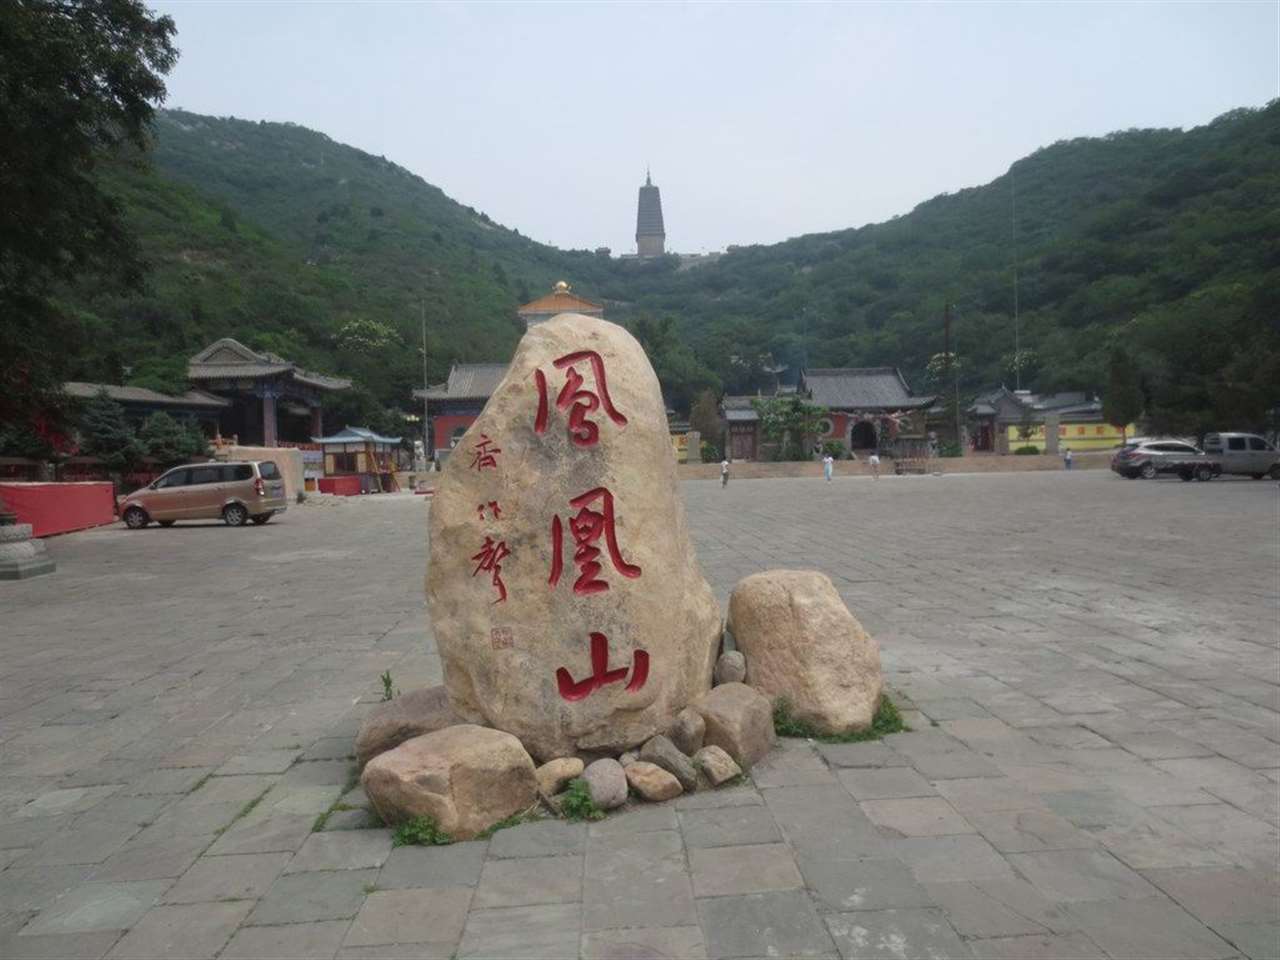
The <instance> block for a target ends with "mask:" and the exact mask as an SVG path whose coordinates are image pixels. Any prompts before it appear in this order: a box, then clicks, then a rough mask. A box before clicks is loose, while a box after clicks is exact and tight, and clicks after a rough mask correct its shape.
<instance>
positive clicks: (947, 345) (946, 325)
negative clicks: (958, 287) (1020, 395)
mask: <svg viewBox="0 0 1280 960" xmlns="http://www.w3.org/2000/svg"><path fill="white" fill-rule="evenodd" d="M942 331H943V333H942V337H943V346H942V349H943V351H944V352H945V353H946V357H947V371H948V372H949V373H950V374H951V389H952V402H953V403H954V404H955V408H956V409H955V413H956V446H957V447H959V448H960V453H961V455H962V456H963V454H964V447H963V444H964V434H963V432H962V431H961V428H960V369H959V365H958V364H957V363H956V355H955V354H954V353H952V352H951V302H950V301H947V302H946V303H944V304H943V305H942Z"/></svg>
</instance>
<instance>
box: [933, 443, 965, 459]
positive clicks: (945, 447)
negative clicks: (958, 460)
mask: <svg viewBox="0 0 1280 960" xmlns="http://www.w3.org/2000/svg"><path fill="white" fill-rule="evenodd" d="M938 456H940V457H962V456H964V451H963V450H961V449H960V444H958V443H940V444H938Z"/></svg>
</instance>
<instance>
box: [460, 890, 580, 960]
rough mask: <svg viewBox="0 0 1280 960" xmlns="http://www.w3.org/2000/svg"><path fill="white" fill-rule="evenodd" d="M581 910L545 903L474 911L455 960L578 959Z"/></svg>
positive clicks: (574, 905) (469, 918) (575, 906)
mask: <svg viewBox="0 0 1280 960" xmlns="http://www.w3.org/2000/svg"><path fill="white" fill-rule="evenodd" d="M581 927H582V910H581V907H580V906H579V905H578V904H546V905H543V906H537V907H508V908H504V909H500V910H473V911H471V913H470V914H469V915H468V916H467V925H466V929H465V930H464V931H463V933H462V942H461V944H459V946H458V954H457V955H458V960H508V958H510V960H563V958H565V957H575V956H577V952H578V947H579V942H580V938H581Z"/></svg>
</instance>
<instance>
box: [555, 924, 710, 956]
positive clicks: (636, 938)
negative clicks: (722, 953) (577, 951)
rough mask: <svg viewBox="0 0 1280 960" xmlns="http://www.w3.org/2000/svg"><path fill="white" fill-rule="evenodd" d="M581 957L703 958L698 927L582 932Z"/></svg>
mask: <svg viewBox="0 0 1280 960" xmlns="http://www.w3.org/2000/svg"><path fill="white" fill-rule="evenodd" d="M581 955H582V960H706V957H707V950H706V947H705V946H704V945H703V943H702V929H701V928H700V927H693V926H690V927H639V928H632V929H630V930H598V931H596V932H594V933H584V934H583V935H582V954H581Z"/></svg>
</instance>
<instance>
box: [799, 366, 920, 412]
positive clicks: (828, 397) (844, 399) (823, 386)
mask: <svg viewBox="0 0 1280 960" xmlns="http://www.w3.org/2000/svg"><path fill="white" fill-rule="evenodd" d="M802 376H803V378H804V385H805V387H806V388H807V389H808V391H809V393H810V397H811V398H812V400H813V402H814V403H816V404H818V405H819V406H823V407H828V408H831V409H834V410H875V409H881V410H908V409H913V408H915V407H927V406H928V405H929V404H930V403H932V402H933V398H932V397H916V396H912V394H911V388H910V387H908V386H907V381H906V380H904V379H903V378H902V374H901V373H900V372H899V371H898V368H897V367H819V368H817V369H814V370H805V371H804V373H803V374H802Z"/></svg>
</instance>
